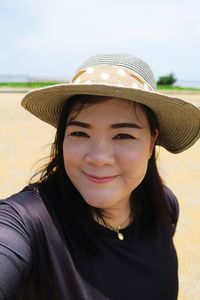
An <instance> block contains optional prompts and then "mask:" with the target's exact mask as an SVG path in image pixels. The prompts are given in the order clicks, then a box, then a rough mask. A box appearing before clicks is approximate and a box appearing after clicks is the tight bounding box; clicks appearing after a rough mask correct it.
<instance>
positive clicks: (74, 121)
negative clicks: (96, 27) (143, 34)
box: [0, 54, 200, 300]
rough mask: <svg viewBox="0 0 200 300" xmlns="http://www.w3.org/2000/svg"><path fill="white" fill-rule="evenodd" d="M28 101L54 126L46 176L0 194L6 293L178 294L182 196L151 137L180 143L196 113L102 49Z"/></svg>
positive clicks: (133, 62) (1, 290)
mask: <svg viewBox="0 0 200 300" xmlns="http://www.w3.org/2000/svg"><path fill="white" fill-rule="evenodd" d="M22 106H23V107H24V108H25V109H27V110H28V111H30V112H31V113H33V114H34V115H36V116H37V117H38V118H40V119H42V120H43V121H45V122H48V123H49V124H51V125H53V126H55V127H56V128H57V133H56V137H55V141H54V144H53V145H52V151H51V158H50V162H49V164H48V165H47V166H46V167H44V169H43V171H42V173H41V177H40V180H39V181H38V182H35V183H32V184H30V185H29V186H28V187H26V188H25V189H24V190H23V191H21V192H19V193H17V194H15V195H14V196H11V197H10V198H9V199H6V200H4V201H2V202H1V205H0V224H1V227H0V228H1V229H0V266H1V272H0V279H1V280H0V299H2V300H3V299H29V300H36V299H37V300H45V299H48V300H51V299H52V300H54V299H59V300H64V299H70V300H79V299H80V300H83V299H84V300H86V299H87V300H90V299H95V300H105V299H112V300H118V299H120V300H121V299H127V300H129V299H131V300H132V299H134V300H137V299H138V300H143V299H154V300H156V299H159V300H160V299H162V300H165V299H166V300H169V299H170V300H173V299H177V294H178V278H177V277H178V276H177V256H176V251H175V249H174V245H173V235H174V232H175V227H176V223H177V220H178V202H177V200H176V197H175V196H174V194H173V193H172V192H171V191H170V190H169V189H168V188H167V187H166V186H165V185H164V184H163V183H162V181H161V178H160V176H159V174H158V171H157V167H156V158H155V145H161V146H163V147H165V148H166V149H167V150H169V151H171V152H172V153H179V152H182V151H184V150H186V149H188V148H189V147H190V146H192V145H193V144H194V143H195V141H196V140H197V139H198V138H199V136H200V113H199V110H198V109H197V108H196V107H194V106H193V105H191V104H189V103H186V102H184V101H183V100H180V99H176V98H172V97H167V96H165V95H161V94H159V93H157V92H156V90H155V82H154V78H153V74H152V71H151V69H150V68H149V66H148V65H147V64H146V63H144V62H143V61H142V60H140V59H138V58H135V57H133V56H130V55H125V54H123V55H117V54H114V55H97V56H94V57H92V58H90V59H89V60H88V61H87V62H86V63H85V64H84V65H82V66H81V68H80V69H78V71H77V72H76V73H75V75H74V76H73V78H72V80H71V82H70V83H69V84H62V85H56V86H52V87H46V88H42V89H38V90H35V91H31V92H30V93H28V94H27V95H26V96H25V97H24V99H23V100H22Z"/></svg>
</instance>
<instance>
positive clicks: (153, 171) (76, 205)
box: [38, 95, 169, 251]
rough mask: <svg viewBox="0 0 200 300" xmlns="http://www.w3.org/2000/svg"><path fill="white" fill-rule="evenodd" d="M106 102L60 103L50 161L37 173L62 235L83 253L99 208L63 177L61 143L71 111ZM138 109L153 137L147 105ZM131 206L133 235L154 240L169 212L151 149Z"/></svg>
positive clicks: (78, 98)
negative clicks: (62, 232)
mask: <svg viewBox="0 0 200 300" xmlns="http://www.w3.org/2000/svg"><path fill="white" fill-rule="evenodd" d="M109 99H110V98H108V97H100V96H91V95H75V96H73V97H71V98H70V99H68V100H67V101H66V102H65V103H64V105H63V108H62V114H61V117H60V120H59V124H58V128H57V132H56V136H55V141H54V143H53V145H52V150H51V157H50V162H49V164H48V165H47V166H46V167H45V168H44V169H43V171H42V172H41V177H40V180H39V181H38V183H39V186H40V188H41V191H42V192H43V193H44V195H45V194H48V201H50V204H51V205H52V206H53V207H54V211H56V214H57V217H58V219H59V222H60V223H61V224H62V227H63V228H64V232H65V235H66V236H67V237H68V239H69V240H71V241H72V244H76V245H77V246H78V247H79V248H82V249H86V250H87V251H90V250H91V251H93V250H95V248H96V244H94V243H93V237H94V235H95V234H97V232H95V231H94V226H91V225H92V223H93V222H94V221H93V214H94V213H95V214H96V216H97V218H100V219H102V220H103V218H102V216H103V215H102V212H101V211H100V210H99V209H97V208H92V207H91V206H89V205H88V204H87V203H86V202H85V201H84V199H83V198H82V196H81V195H80V193H79V192H78V191H77V190H76V188H75V187H74V186H73V184H72V183H71V181H70V179H69V177H68V176H67V174H66V172H65V167H64V160H63V140H64V136H65V129H66V122H67V119H68V116H69V114H70V113H71V112H72V111H74V112H75V113H76V112H77V114H78V112H80V111H81V109H82V108H83V107H85V106H89V105H93V104H95V103H98V102H101V101H108V100H109ZM141 107H142V109H143V111H144V112H145V114H146V116H147V119H148V122H149V126H150V130H151V134H152V135H154V134H155V131H156V129H158V123H157V120H156V116H155V114H154V113H153V111H152V110H151V109H150V108H148V107H147V106H144V105H141ZM131 205H132V210H133V212H134V224H135V228H136V232H137V235H138V236H140V237H141V236H142V235H143V234H149V235H152V236H154V237H156V236H157V234H158V231H159V228H160V227H162V226H163V225H167V224H168V223H169V209H168V205H167V201H166V197H165V192H164V188H163V183H162V180H161V178H160V175H159V173H158V169H157V165H156V153H155V147H154V149H153V153H152V155H151V158H150V159H149V163H148V167H147V172H146V175H145V177H144V179H143V181H142V182H141V183H140V185H139V186H138V187H137V188H136V189H135V190H134V191H133V192H132V195H131ZM96 250H97V249H96Z"/></svg>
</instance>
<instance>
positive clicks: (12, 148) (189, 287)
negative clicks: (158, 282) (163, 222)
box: [0, 93, 200, 300]
mask: <svg viewBox="0 0 200 300" xmlns="http://www.w3.org/2000/svg"><path fill="white" fill-rule="evenodd" d="M23 95H24V94H23V93H0V120H1V124H2V126H1V129H0V140H1V142H0V178H1V183H0V198H1V199H2V198H5V197H7V196H9V195H11V194H13V193H15V192H17V191H19V190H20V189H22V188H23V187H24V186H25V185H26V184H27V182H28V180H29V178H30V176H31V175H32V174H33V173H34V172H35V171H36V170H37V167H39V165H41V164H43V162H40V163H38V164H37V165H35V166H34V164H35V163H36V162H37V161H38V160H40V159H41V158H42V157H45V156H48V153H49V150H50V145H51V143H52V142H53V139H54V133H55V129H54V128H53V127H51V126H49V125H47V124H46V123H43V122H42V121H40V120H39V119H37V118H36V117H34V116H32V115H31V114H29V113H27V112H26V111H25V110H24V109H22V108H21V107H20V101H21V99H22V97H23ZM179 96H180V97H181V98H183V99H185V100H187V101H190V102H192V103H194V104H195V105H197V106H199V107H200V94H191V95H190V94H181V95H179ZM177 97H178V95H177ZM158 152H159V156H158V164H159V169H160V173H161V174H162V177H163V179H164V181H165V182H166V183H167V185H168V186H169V187H171V188H172V190H173V191H174V193H175V194H176V196H177V198H178V200H179V204H180V218H179V223H178V227H177V231H176V235H175V238H174V243H175V246H176V249H177V253H178V259H179V283H180V290H179V298H178V299H179V300H199V299H200V188H199V179H200V140H199V141H198V142H197V143H196V144H195V145H194V146H193V147H192V148H190V149H189V150H187V151H185V152H183V153H181V154H175V155H174V154H170V153H169V152H167V151H165V150H163V149H162V148H160V149H158Z"/></svg>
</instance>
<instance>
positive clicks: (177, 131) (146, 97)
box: [22, 54, 200, 153]
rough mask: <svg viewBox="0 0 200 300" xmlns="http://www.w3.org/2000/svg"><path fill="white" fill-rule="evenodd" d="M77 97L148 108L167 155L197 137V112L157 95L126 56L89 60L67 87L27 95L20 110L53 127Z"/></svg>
mask: <svg viewBox="0 0 200 300" xmlns="http://www.w3.org/2000/svg"><path fill="white" fill-rule="evenodd" d="M77 94H79V95H81V94H82V95H97V96H108V97H115V98H121V99H127V100H130V101H134V102H138V103H141V104H144V105H146V106H148V107H149V108H151V109H152V110H153V112H154V113H155V115H156V117H157V120H158V125H159V139H158V141H157V144H158V145H161V146H163V147H164V148H166V149H167V150H168V151H170V152H173V153H179V152H182V151H184V150H186V149H188V148H189V147H191V146H192V145H193V144H194V143H195V142H196V141H197V140H198V139H199V137H200V110H199V109H198V108H197V107H195V106H194V105H192V104H190V103H188V102H186V101H184V100H181V99H178V98H175V97H170V96H167V95H164V94H160V93H158V92H157V91H156V84H155V80H154V76H153V73H152V71H151V69H150V67H149V66H148V65H147V64H146V63H145V62H144V61H143V60H141V59H139V58H137V57H134V56H131V55H127V54H99V55H96V56H93V57H91V58H89V59H88V60H87V61H86V62H85V63H84V64H83V65H82V66H81V67H80V68H79V69H78V70H77V72H76V73H75V74H74V75H73V76H72V79H71V81H70V82H69V83H66V84H57V85H53V86H48V87H45V88H40V89H36V90H33V91H30V92H29V93H27V94H26V95H25V97H24V98H23V100H22V106H23V107H24V108H25V109H27V110H28V111H29V112H31V113H32V114H33V115H35V116H36V117H38V118H39V119H41V120H43V121H45V122H47V123H49V124H51V125H53V126H55V127H57V124H58V120H59V117H60V115H61V112H62V107H63V104H64V103H65V102H66V101H67V99H69V98H70V97H71V96H73V95H77Z"/></svg>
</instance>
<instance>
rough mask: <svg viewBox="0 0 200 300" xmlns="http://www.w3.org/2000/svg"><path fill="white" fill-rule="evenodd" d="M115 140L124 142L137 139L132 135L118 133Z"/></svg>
mask: <svg viewBox="0 0 200 300" xmlns="http://www.w3.org/2000/svg"><path fill="white" fill-rule="evenodd" d="M114 139H116V140H124V139H135V138H134V137H133V136H132V135H130V134H127V133H118V134H117V135H116V136H115V137H114Z"/></svg>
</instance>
